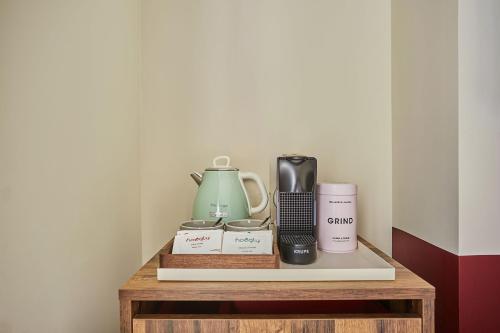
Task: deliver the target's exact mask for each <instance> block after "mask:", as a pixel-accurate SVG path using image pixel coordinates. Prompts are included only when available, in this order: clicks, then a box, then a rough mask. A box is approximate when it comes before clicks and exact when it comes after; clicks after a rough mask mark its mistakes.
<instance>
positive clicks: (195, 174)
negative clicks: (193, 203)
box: [191, 172, 202, 186]
mask: <svg viewBox="0 0 500 333" xmlns="http://www.w3.org/2000/svg"><path fill="white" fill-rule="evenodd" d="M191 178H193V180H194V181H195V182H196V184H198V186H199V185H201V179H202V176H201V175H200V174H199V173H198V172H193V173H192V174H191Z"/></svg>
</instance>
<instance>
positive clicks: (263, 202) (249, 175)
mask: <svg viewBox="0 0 500 333" xmlns="http://www.w3.org/2000/svg"><path fill="white" fill-rule="evenodd" d="M240 178H241V181H242V182H243V181H244V180H245V179H248V180H253V181H254V182H255V183H256V184H257V187H258V188H259V192H260V203H259V204H258V205H257V206H255V207H251V206H250V201H249V202H248V207H249V208H250V215H252V214H256V213H260V212H262V211H263V210H264V209H266V207H267V202H268V201H269V198H268V195H267V190H266V186H265V185H264V183H263V182H262V180H261V179H260V177H259V176H258V175H257V174H255V173H253V172H240ZM243 189H244V191H245V194H246V192H247V191H246V189H245V188H244V186H243ZM247 200H248V195H247Z"/></svg>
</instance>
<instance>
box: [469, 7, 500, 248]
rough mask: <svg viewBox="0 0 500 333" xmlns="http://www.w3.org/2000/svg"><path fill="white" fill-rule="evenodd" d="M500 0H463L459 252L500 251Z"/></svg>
mask: <svg viewBox="0 0 500 333" xmlns="http://www.w3.org/2000/svg"><path fill="white" fill-rule="evenodd" d="M499 36H500V2H499V1H496V0H482V1H472V0H460V6H459V54H460V56H459V73H460V80H459V82H460V83H459V105H460V111H459V124H460V127H459V128H460V130H459V133H460V135H459V142H460V148H459V156H460V254H461V255H477V254H500V241H499V238H498V235H500V204H499V198H500V63H499V59H500V37H499Z"/></svg>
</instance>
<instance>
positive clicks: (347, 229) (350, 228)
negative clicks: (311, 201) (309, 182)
mask: <svg viewBox="0 0 500 333" xmlns="http://www.w3.org/2000/svg"><path fill="white" fill-rule="evenodd" d="M316 194H317V198H316V202H317V214H318V216H317V224H316V227H317V230H316V232H317V234H316V235H317V239H318V248H319V249H320V250H321V251H325V252H336V253H342V252H352V251H354V250H355V249H356V248H357V247H358V238H357V231H356V224H357V213H356V196H357V186H356V185H355V184H326V183H322V184H318V185H317V191H316Z"/></svg>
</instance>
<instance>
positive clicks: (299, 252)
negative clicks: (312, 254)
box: [293, 250, 309, 254]
mask: <svg viewBox="0 0 500 333" xmlns="http://www.w3.org/2000/svg"><path fill="white" fill-rule="evenodd" d="M293 253H295V254H306V253H309V250H293Z"/></svg>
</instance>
